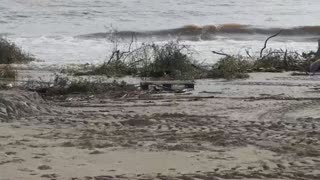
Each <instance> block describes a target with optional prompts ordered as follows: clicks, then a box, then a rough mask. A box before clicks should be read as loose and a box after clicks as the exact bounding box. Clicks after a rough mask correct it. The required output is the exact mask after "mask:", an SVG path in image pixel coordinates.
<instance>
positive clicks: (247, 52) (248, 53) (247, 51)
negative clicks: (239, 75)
mask: <svg viewBox="0 0 320 180" xmlns="http://www.w3.org/2000/svg"><path fill="white" fill-rule="evenodd" d="M245 51H246V54H247V55H248V56H249V58H250V59H253V58H252V56H251V55H250V52H249V50H248V49H246V50H245Z"/></svg>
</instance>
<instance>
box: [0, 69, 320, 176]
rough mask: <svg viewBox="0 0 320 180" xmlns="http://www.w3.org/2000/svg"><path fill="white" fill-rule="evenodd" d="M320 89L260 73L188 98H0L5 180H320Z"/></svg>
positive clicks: (308, 81) (204, 83) (313, 80)
mask: <svg viewBox="0 0 320 180" xmlns="http://www.w3.org/2000/svg"><path fill="white" fill-rule="evenodd" d="M319 87H320V76H313V77H310V76H290V75H289V73H254V74H251V78H250V79H247V80H235V81H222V80H199V81H197V82H196V89H195V91H194V92H191V93H187V94H147V93H145V92H130V93H128V94H127V95H126V96H123V97H122V98H111V97H108V96H82V95H81V96H80V95H72V96H68V97H64V98H59V99H58V98H57V99H53V100H43V99H42V98H41V97H40V96H39V95H37V94H36V93H33V92H26V91H22V90H10V91H0V119H1V123H0V132H1V133H0V180H7V179H10V180H11V179H14V180H19V179H21V180H22V179H32V180H37V179H57V180H60V179H62V180H69V179H73V180H89V179H95V180H107V179H182V180H189V179H206V180H207V179H213V180H214V179H257V180H258V179H265V180H267V179H270V180H271V179H272V180H275V179H314V180H316V179H320V168H319V167H320V141H319V140H320V111H319V110H320V101H319V100H320V91H319V89H318V88H319Z"/></svg>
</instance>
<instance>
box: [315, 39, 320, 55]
mask: <svg viewBox="0 0 320 180" xmlns="http://www.w3.org/2000/svg"><path fill="white" fill-rule="evenodd" d="M315 57H316V58H320V39H318V50H317V52H316V56H315Z"/></svg>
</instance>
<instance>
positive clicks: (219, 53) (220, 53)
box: [211, 51, 231, 57]
mask: <svg viewBox="0 0 320 180" xmlns="http://www.w3.org/2000/svg"><path fill="white" fill-rule="evenodd" d="M211 52H212V53H213V54H218V55H221V56H227V57H231V55H229V54H226V53H223V52H217V51H211Z"/></svg>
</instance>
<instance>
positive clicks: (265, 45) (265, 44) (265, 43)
mask: <svg viewBox="0 0 320 180" xmlns="http://www.w3.org/2000/svg"><path fill="white" fill-rule="evenodd" d="M281 32H282V30H280V31H279V32H277V33H276V34H274V35H272V36H270V37H268V38H267V39H266V41H265V42H264V46H263V48H262V49H261V51H260V58H262V53H263V50H265V49H266V47H267V43H268V41H269V40H270V39H271V38H274V37H276V36H278V35H279V34H280V33H281Z"/></svg>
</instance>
